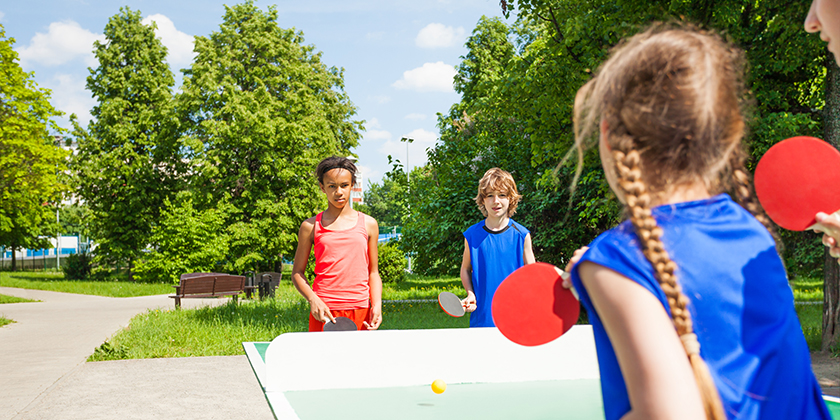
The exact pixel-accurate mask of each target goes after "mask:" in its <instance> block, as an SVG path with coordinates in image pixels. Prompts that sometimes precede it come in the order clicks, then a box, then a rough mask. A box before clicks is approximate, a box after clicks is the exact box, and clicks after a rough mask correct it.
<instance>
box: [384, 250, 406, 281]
mask: <svg viewBox="0 0 840 420" xmlns="http://www.w3.org/2000/svg"><path fill="white" fill-rule="evenodd" d="M407 265H408V262H407V260H406V258H405V254H404V253H403V252H402V251H401V250H400V248H399V247H398V246H397V242H396V241H389V242H385V243H384V244H381V245H379V276H380V277H382V282H383V283H399V282H401V281H403V280H404V279H405V269H406V267H407Z"/></svg>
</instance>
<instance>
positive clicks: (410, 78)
mask: <svg viewBox="0 0 840 420" xmlns="http://www.w3.org/2000/svg"><path fill="white" fill-rule="evenodd" d="M455 74H456V72H455V67H452V66H450V65H449V64H444V63H443V61H438V62H436V63H426V64H423V66H422V67H417V68H416V69H413V70H408V71H405V72H403V77H402V79H400V80H397V81H396V82H394V83H393V84H392V85H391V86H393V87H395V88H397V89H409V90H415V91H418V92H454V91H455V89H454V88H453V87H452V81H453V79H454V78H455Z"/></svg>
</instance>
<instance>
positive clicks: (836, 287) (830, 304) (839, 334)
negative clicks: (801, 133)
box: [822, 57, 840, 352]
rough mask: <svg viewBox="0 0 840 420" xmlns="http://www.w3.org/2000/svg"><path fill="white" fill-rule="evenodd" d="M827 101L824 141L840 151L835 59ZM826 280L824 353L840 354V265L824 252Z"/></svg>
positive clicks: (838, 70)
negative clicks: (833, 352) (839, 352)
mask: <svg viewBox="0 0 840 420" xmlns="http://www.w3.org/2000/svg"><path fill="white" fill-rule="evenodd" d="M825 63H826V67H827V68H828V77H827V78H826V89H825V92H826V99H825V107H824V108H823V118H824V130H825V131H824V133H825V141H827V142H829V143H831V144H832V145H834V147H836V148H838V149H840V68H838V67H837V63H836V62H835V61H834V60H832V57H826V59H825ZM823 261H824V267H825V268H824V270H825V271H824V273H825V274H824V275H825V277H824V279H825V283H824V285H823V316H822V350H823V351H829V350H833V351H835V352H837V351H840V264H838V261H837V259H836V258H833V257H832V256H831V255H829V254H828V248H825V249H824V250H823Z"/></svg>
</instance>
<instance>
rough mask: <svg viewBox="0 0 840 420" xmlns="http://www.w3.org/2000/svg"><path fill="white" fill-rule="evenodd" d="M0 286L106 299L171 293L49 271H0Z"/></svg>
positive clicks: (163, 288) (164, 288)
mask: <svg viewBox="0 0 840 420" xmlns="http://www.w3.org/2000/svg"><path fill="white" fill-rule="evenodd" d="M0 286H3V287H17V288H21V289H34V290H48V291H51V292H64V293H76V294H81V295H96V296H108V297H133V296H149V295H163V294H167V293H173V292H174V289H173V288H172V285H169V284H161V283H136V282H130V281H77V280H65V279H64V274H63V273H49V272H8V271H4V272H0Z"/></svg>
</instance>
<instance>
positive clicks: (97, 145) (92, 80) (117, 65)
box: [71, 7, 183, 275]
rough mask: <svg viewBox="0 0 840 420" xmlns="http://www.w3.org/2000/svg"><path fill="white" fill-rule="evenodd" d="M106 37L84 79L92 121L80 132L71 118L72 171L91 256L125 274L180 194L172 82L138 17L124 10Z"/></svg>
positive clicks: (154, 40)
mask: <svg viewBox="0 0 840 420" xmlns="http://www.w3.org/2000/svg"><path fill="white" fill-rule="evenodd" d="M105 38H106V41H105V42H98V41H97V42H95V43H94V54H95V55H96V58H97V60H98V61H99V66H98V67H97V68H96V69H89V70H90V76H89V77H88V79H87V88H88V90H90V92H91V94H92V95H93V97H94V98H95V99H96V100H97V102H98V105H96V106H94V107H93V109H92V110H91V115H92V116H93V117H94V119H93V120H92V121H91V122H90V123H89V124H88V127H87V128H86V129H85V128H83V127H82V126H81V125H80V124H78V122H76V121H75V116H73V117H71V120H72V121H73V125H74V132H73V133H74V135H75V136H76V137H77V138H78V141H79V153H78V154H77V155H76V156H75V157H74V159H73V163H72V166H73V170H74V173H75V174H76V177H77V182H78V194H79V196H80V197H81V198H82V199H84V201H85V203H86V205H87V206H88V207H89V209H90V214H91V218H90V224H91V231H92V232H91V233H92V236H93V237H94V238H95V239H96V241H97V251H96V258H97V259H99V260H101V261H103V262H108V263H123V262H127V263H128V265H129V268H130V267H131V265H132V263H133V261H134V260H135V259H136V258H137V257H139V256H140V253H141V251H142V249H143V248H144V247H145V246H146V245H147V244H148V242H149V237H150V235H151V232H152V226H153V225H154V223H155V221H156V220H157V219H158V217H159V215H160V210H161V208H162V206H163V205H164V202H165V201H166V200H167V199H168V198H170V197H172V196H173V194H174V193H175V192H177V191H178V190H179V189H180V180H179V175H180V174H181V173H183V168H182V167H183V163H182V161H181V158H180V156H179V153H178V151H179V149H180V147H179V145H178V144H177V142H175V138H176V137H175V135H174V132H173V130H174V129H175V128H176V127H177V122H176V121H175V120H174V114H173V104H172V100H171V99H172V98H171V96H172V95H171V89H172V87H173V86H174V83H175V80H174V77H173V75H172V72H171V71H170V70H169V66H167V64H166V63H165V62H164V59H165V57H166V48H165V47H164V46H163V44H162V43H161V41H160V40H159V39H157V38H155V32H154V28H153V27H152V26H146V25H143V23H142V22H141V16H140V12H139V11H132V10H131V9H129V8H128V7H124V8H121V9H120V13H119V14H117V15H114V16H112V17H111V18H110V19H109V20H108V24H107V25H105ZM130 275H131V274H130Z"/></svg>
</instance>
